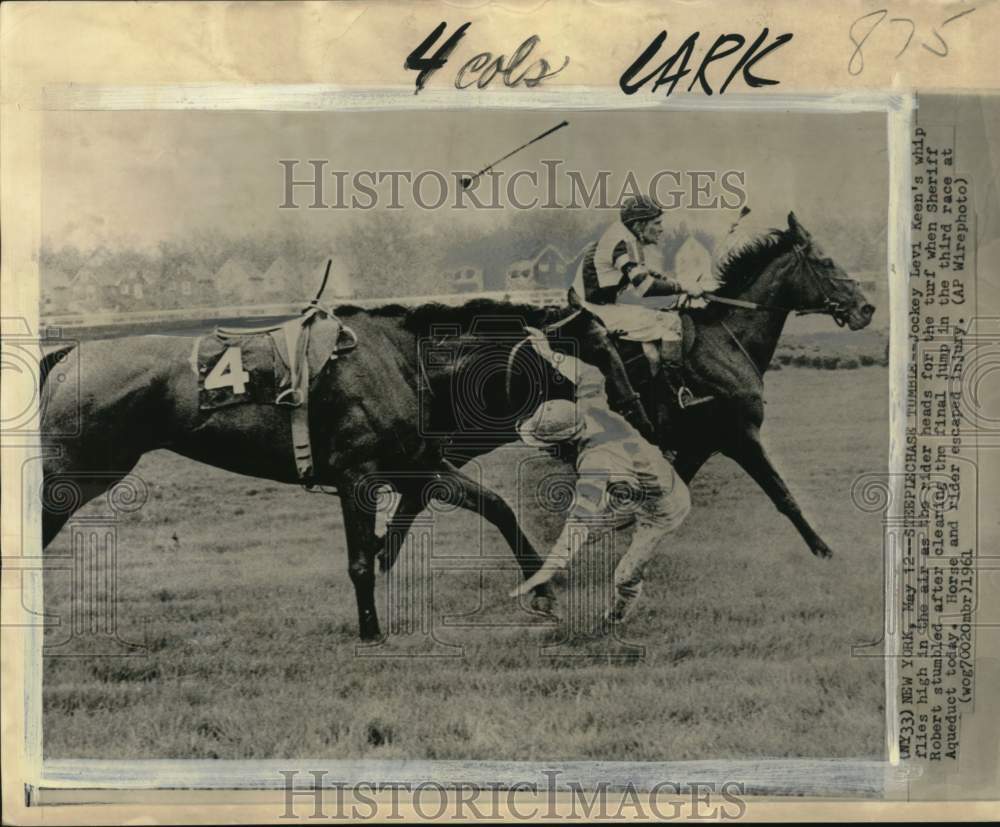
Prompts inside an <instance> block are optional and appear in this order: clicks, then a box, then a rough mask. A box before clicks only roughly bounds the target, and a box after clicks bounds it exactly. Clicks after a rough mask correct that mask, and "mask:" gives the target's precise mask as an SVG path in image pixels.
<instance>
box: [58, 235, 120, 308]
mask: <svg viewBox="0 0 1000 827" xmlns="http://www.w3.org/2000/svg"><path fill="white" fill-rule="evenodd" d="M116 282H117V278H116V277H115V276H114V275H113V274H112V272H111V254H110V253H109V252H108V251H107V250H106V249H105V248H104V247H99V248H98V249H97V250H95V251H94V252H93V254H91V256H90V258H88V259H87V261H86V262H85V263H84V265H83V266H82V267H81V268H80V269H79V270H77V271H76V273H75V274H74V275H73V279H72V281H71V282H70V285H69V294H70V303H71V304H72V308H73V310H74V311H87V310H89V311H91V312H98V311H108V310H111V309H113V307H114V304H115V298H114V287H115V283H116Z"/></svg>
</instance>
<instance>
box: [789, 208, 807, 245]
mask: <svg viewBox="0 0 1000 827" xmlns="http://www.w3.org/2000/svg"><path fill="white" fill-rule="evenodd" d="M788 229H789V230H790V231H791V232H792V233H794V234H795V235H796V236H797V237H798V238H799V239H801V240H802V241H809V239H810V238H812V236H810V235H809V232H808V231H807V230H806V228H805V227H803V226H802V225H801V224H799V220H798V219H797V218H796V217H795V213H794V212H790V213H788Z"/></svg>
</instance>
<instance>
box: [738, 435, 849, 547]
mask: <svg viewBox="0 0 1000 827" xmlns="http://www.w3.org/2000/svg"><path fill="white" fill-rule="evenodd" d="M725 453H726V454H727V455H728V456H730V457H731V458H732V459H734V460H735V461H736V462H738V463H739V464H740V466H741V467H742V468H743V470H744V471H746V472H747V473H748V474H749V475H750V476H751V477H752V478H753V479H754V481H755V482H756V483H757V484H758V485H759V486H760V487H761V488H762V489H764V492H765V493H766V494H767V496H769V497H770V498H771V502H773V503H774V505H775V507H776V508H777V509H778V511H780V512H781V513H782V514H784V515H785V516H786V517H788V519H789V520H791V521H792V524H793V525H794V526H795V527H796V528H797V529H798V531H799V534H801V535H802V539H804V540H805V541H806V543H807V544H808V546H809V550H810V551H812V553H813V554H815V555H816V556H817V557H822V558H830V557H832V556H833V550H832V549H831V548H830V547H829V546H828V545H827V544H826V543H825V542H824V541H823V539H822V538H821V537H820V536H819V534H817V533H816V530H815V529H814V528H813V527H812V526H811V525H810V524H809V521H808V520H807V519H806V518H805V515H803V513H802V509H801V508H799V504H798V503H797V502H796V501H795V497H793V496H792V492H791V491H789V490H788V486H787V485H785V481H784V480H783V479H782V478H781V474H779V473H778V471H777V469H776V468H775V467H774V465H773V464H772V463H771V458H770V457H769V456H768V455H767V452H766V451H765V450H764V446H763V445H762V444H761V441H760V432H759V431H758V430H757V429H756V428H752V429H750V430H748V431H746V432H745V433H744V434H743V435H742V438H741V439H738V440H737V441H736V442H735V443H734V444H733V445H732V446H731V447H729V448H728V449H727V450H725Z"/></svg>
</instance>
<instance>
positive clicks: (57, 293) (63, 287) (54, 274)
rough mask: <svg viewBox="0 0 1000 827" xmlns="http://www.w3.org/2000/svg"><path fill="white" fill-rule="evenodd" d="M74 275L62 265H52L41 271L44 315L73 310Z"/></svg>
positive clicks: (42, 310) (42, 309)
mask: <svg viewBox="0 0 1000 827" xmlns="http://www.w3.org/2000/svg"><path fill="white" fill-rule="evenodd" d="M72 280H73V276H72V274H70V273H67V272H66V271H65V270H63V269H62V268H61V267H51V268H48V269H45V270H43V271H42V273H41V293H42V307H41V312H42V314H43V315H49V314H53V313H68V312H72V310H73V308H72V306H71V302H70V284H71V282H72Z"/></svg>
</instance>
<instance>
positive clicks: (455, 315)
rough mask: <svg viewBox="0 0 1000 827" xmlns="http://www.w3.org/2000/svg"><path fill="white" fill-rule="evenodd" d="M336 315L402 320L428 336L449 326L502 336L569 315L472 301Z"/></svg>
mask: <svg viewBox="0 0 1000 827" xmlns="http://www.w3.org/2000/svg"><path fill="white" fill-rule="evenodd" d="M335 312H336V314H337V316H338V317H339V318H342V319H347V318H350V317H352V316H359V315H365V316H369V317H372V318H390V319H399V320H400V321H401V323H402V325H403V327H404V328H405V329H406V330H409V331H410V332H413V333H417V334H419V335H427V334H428V333H429V332H430V330H431V328H432V327H435V326H442V327H444V326H448V327H453V328H457V329H458V330H459V331H460V332H461V333H468V332H470V329H471V328H472V327H473V325H474V324H475V327H476V331H475V332H476V333H477V334H479V333H481V334H483V335H491V334H496V333H502V332H520V331H521V330H523V324H530V325H532V326H536V327H537V326H539V325H546V324H549V323H550V322H553V321H558V320H559V319H560V318H562V317H564V316H566V314H567V313H568V312H569V310H568V308H567V307H560V306H557V305H545V306H541V305H535V304H523V303H522V304H515V303H513V302H507V301H496V300H495V299H471V300H469V301H468V302H465V303H464V304H460V305H450V304H440V303H438V302H427V303H426V304H419V305H412V306H406V305H402V304H398V303H389V304H383V305H379V306H377V307H368V308H366V307H359V306H358V305H353V304H344V305H339V306H338V307H337V308H336V309H335Z"/></svg>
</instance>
